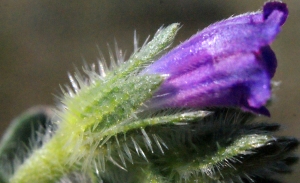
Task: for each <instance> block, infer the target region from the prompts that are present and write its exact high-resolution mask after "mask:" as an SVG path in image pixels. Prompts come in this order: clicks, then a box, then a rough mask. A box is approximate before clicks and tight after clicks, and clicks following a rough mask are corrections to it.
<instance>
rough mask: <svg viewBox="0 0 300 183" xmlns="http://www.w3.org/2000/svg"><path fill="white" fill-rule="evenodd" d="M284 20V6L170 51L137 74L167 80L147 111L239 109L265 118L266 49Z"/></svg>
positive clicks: (215, 28)
mask: <svg viewBox="0 0 300 183" xmlns="http://www.w3.org/2000/svg"><path fill="white" fill-rule="evenodd" d="M287 16H288V9H287V6H286V4H284V3H281V2H268V3H266V4H265V5H264V7H263V11H262V12H256V13H247V14H243V15H239V16H236V17H231V18H229V19H227V20H223V21H221V22H218V23H215V24H213V25H210V26H209V27H207V28H205V29H204V30H202V31H201V32H198V33H197V34H195V35H194V36H192V37H191V38H190V39H189V40H187V41H185V42H184V43H182V44H180V45H179V46H177V47H176V48H174V49H172V50H171V51H170V52H169V53H167V54H166V55H164V56H162V57H161V58H160V59H159V60H157V61H155V62H154V63H153V64H152V65H150V66H148V67H147V68H145V69H144V70H143V71H142V73H141V74H167V75H168V78H167V79H166V81H165V82H164V83H163V84H162V86H161V87H160V89H159V90H158V91H157V92H156V93H155V96H154V97H153V98H152V99H151V100H150V101H149V103H148V106H149V107H150V108H165V107H189V108H190V107H192V108H204V107H240V108H241V109H242V110H244V111H250V112H254V113H259V114H264V115H269V111H268V110H267V109H266V108H265V107H264V105H265V104H266V102H267V101H268V100H269V99H270V97H271V84H270V80H271V78H272V77H273V76H274V74H275V70H276V66H277V60H276V57H275V54H274V52H273V51H272V50H271V48H270V46H269V45H270V43H271V42H272V41H273V40H274V39H275V37H276V35H277V34H278V33H279V32H280V29H281V26H282V25H283V23H284V22H285V20H286V18H287Z"/></svg>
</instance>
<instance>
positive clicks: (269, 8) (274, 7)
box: [263, 1, 289, 25]
mask: <svg viewBox="0 0 300 183" xmlns="http://www.w3.org/2000/svg"><path fill="white" fill-rule="evenodd" d="M274 11H279V12H281V13H283V15H282V16H281V18H280V22H279V25H283V24H284V22H285V21H286V19H287V17H288V14H289V11H288V8H287V6H286V4H284V3H281V2H277V1H274V2H268V3H266V4H265V6H264V8H263V14H264V20H266V19H268V17H269V16H270V15H271V14H272V13H273V12H274Z"/></svg>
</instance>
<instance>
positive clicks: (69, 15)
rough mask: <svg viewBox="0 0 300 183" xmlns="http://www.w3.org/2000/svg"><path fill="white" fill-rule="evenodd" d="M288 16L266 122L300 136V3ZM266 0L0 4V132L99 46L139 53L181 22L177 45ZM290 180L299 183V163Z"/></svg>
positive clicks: (292, 4) (47, 96) (53, 91)
mask: <svg viewBox="0 0 300 183" xmlns="http://www.w3.org/2000/svg"><path fill="white" fill-rule="evenodd" d="M286 2H287V3H288V6H289V9H290V17H289V19H288V21H287V23H286V24H285V26H284V28H283V31H282V33H281V34H280V35H279V36H278V38H277V40H276V41H275V42H274V43H273V44H272V48H273V49H274V51H275V52H276V53H277V58H278V60H279V67H278V70H277V73H276V76H275V80H277V81H282V83H281V86H280V89H279V90H277V91H276V96H277V98H276V100H275V101H274V103H273V105H272V106H271V107H270V110H271V114H272V117H271V118H269V119H267V120H268V121H275V122H280V123H282V124H283V130H282V132H281V134H284V135H289V136H296V137H298V138H299V137H300V134H299V130H300V125H299V124H300V114H299V111H300V95H299V91H300V85H299V76H300V72H299V70H300V63H299V62H300V58H299V55H298V54H299V53H300V31H299V30H300V23H299V17H300V1H299V0H289V1H286ZM263 3H264V1H263V0H256V1H254V0H251V1H246V0H244V1H241V0H230V1H229V0H110V1H109V0H85V1H71V0H22V1H21V0H12V1H5V0H3V1H1V2H0V135H1V134H2V133H3V131H4V130H5V128H6V127H7V126H8V124H9V122H10V121H11V119H12V118H14V117H15V116H17V115H18V114H20V113H21V112H23V111H24V110H26V109H27V108H29V107H31V106H34V105H39V104H47V105H53V104H55V99H54V98H55V97H54V95H59V94H60V89H59V84H65V83H68V79H67V72H68V71H69V72H71V73H73V72H74V70H75V69H74V66H77V67H80V66H81V65H82V63H83V61H86V62H87V63H93V62H96V60H97V57H99V52H98V49H97V46H99V48H100V49H101V50H102V52H103V53H106V52H107V43H109V44H110V45H111V47H113V44H114V40H115V39H116V40H117V42H118V45H119V47H121V48H122V49H123V50H126V51H127V56H129V55H130V53H131V52H132V50H133V32H134V30H136V31H137V33H138V35H139V40H140V43H141V44H142V42H143V41H144V40H145V38H146V37H147V36H148V35H153V34H154V33H155V31H156V30H157V29H158V28H159V27H160V26H161V25H168V24H170V23H173V22H180V23H181V24H182V25H183V27H182V28H181V30H180V32H179V34H178V36H177V39H176V41H175V43H174V45H177V44H178V43H179V42H180V41H183V40H185V39H186V38H188V37H190V36H191V35H192V34H194V33H196V32H197V31H198V30H201V29H202V28H204V27H205V26H207V25H209V24H211V23H213V22H215V21H217V20H221V19H224V18H227V17H229V16H231V15H237V14H240V13H244V12H247V11H255V10H258V9H260V8H261V6H262V5H263ZM294 168H295V171H294V173H293V175H291V176H286V179H285V180H286V182H290V183H292V182H299V181H298V180H299V179H300V170H299V168H300V165H298V166H295V167H294Z"/></svg>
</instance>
